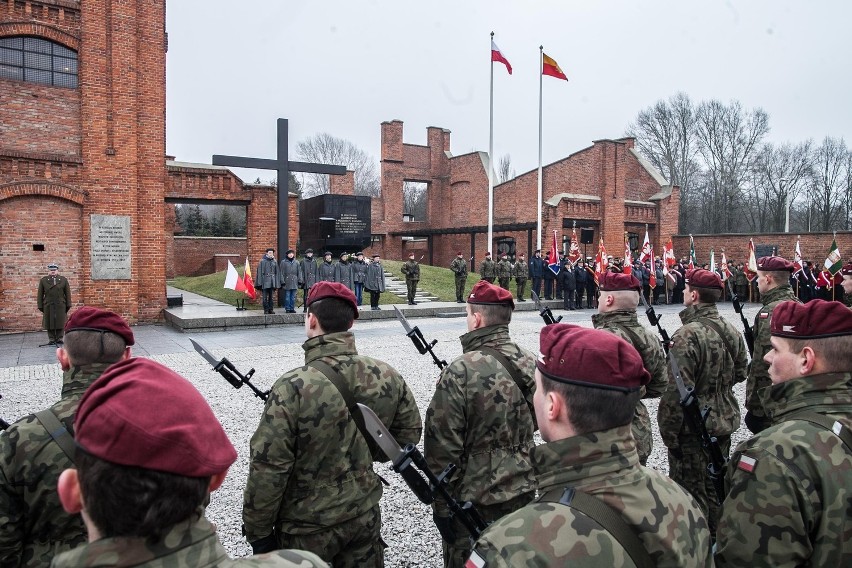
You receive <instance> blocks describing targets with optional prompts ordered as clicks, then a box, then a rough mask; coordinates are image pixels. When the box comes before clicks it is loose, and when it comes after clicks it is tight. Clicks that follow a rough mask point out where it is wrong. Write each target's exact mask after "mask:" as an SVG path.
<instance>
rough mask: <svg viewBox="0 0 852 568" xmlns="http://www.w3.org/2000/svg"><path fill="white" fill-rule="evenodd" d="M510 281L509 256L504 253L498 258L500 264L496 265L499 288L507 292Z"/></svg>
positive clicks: (510, 267)
mask: <svg viewBox="0 0 852 568" xmlns="http://www.w3.org/2000/svg"><path fill="white" fill-rule="evenodd" d="M511 280H512V263H511V262H509V255H507V254H506V253H505V252H504V253H503V255H502V256H501V257H500V262H498V263H497V281H498V282H499V283H500V287H501V288H503V289H504V290H508V289H509V282H511Z"/></svg>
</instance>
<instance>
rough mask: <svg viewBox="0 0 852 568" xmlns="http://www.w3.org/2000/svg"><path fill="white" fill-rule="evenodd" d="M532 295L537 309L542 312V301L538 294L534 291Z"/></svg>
mask: <svg viewBox="0 0 852 568" xmlns="http://www.w3.org/2000/svg"><path fill="white" fill-rule="evenodd" d="M530 294H531V295H532V299H533V302H535V309H537V310H541V299H540V298H539V297H538V294H536V293H535V291H534V290H530Z"/></svg>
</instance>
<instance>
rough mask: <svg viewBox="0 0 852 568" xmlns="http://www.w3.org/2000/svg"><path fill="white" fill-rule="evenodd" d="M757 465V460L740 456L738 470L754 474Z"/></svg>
mask: <svg viewBox="0 0 852 568" xmlns="http://www.w3.org/2000/svg"><path fill="white" fill-rule="evenodd" d="M756 465H757V460H756V459H754V458H752V457H749V456H747V455H745V454H743V455H742V456H740V461H739V462H737V469H741V470H743V471H747V472H749V473H752V472H753V471H754V468H755V466H756Z"/></svg>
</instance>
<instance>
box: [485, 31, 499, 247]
mask: <svg viewBox="0 0 852 568" xmlns="http://www.w3.org/2000/svg"><path fill="white" fill-rule="evenodd" d="M493 43H494V32H491V44H489V46H488V50H489V57H488V59H491V57H490V55H491V54H490V51H491V45H493ZM489 101H490V105H489V106H490V110H489V114H488V241H486V245H485V250H487V251H490V250H491V248H492V245H491V243H493V242H494V240H493V239H494V61H491V87H490V89H489ZM494 254H495V255H496V254H497V253H494Z"/></svg>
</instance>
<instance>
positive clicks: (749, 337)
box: [726, 278, 754, 355]
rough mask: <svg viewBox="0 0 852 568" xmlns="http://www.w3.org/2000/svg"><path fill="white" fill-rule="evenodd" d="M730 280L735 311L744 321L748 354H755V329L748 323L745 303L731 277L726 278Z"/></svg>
mask: <svg viewBox="0 0 852 568" xmlns="http://www.w3.org/2000/svg"><path fill="white" fill-rule="evenodd" d="M726 280H727V282H728V290H729V291H730V292H731V302H732V303H733V304H734V311H735V312H737V313H738V314H740V319H741V320H742V322H743V335H744V336H745V340H746V345H748V354H749V355H754V330H753V329H752V328H751V326H750V325H749V324H748V320H746V318H745V316H744V315H743V305H742V304H741V303H740V298H739V296H737V293H736V292H734V287H733V286H732V285H731V279H730V278H727V279H726Z"/></svg>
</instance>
